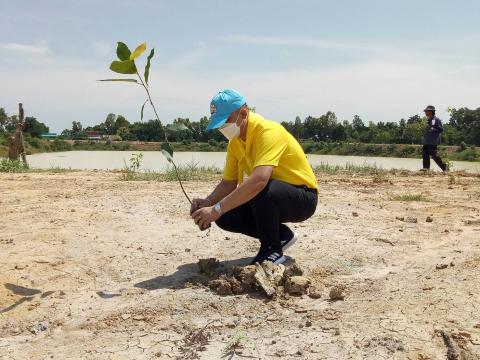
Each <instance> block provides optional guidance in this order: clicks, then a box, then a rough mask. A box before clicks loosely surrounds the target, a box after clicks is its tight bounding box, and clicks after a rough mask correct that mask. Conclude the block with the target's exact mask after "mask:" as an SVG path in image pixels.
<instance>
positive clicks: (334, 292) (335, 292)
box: [329, 286, 345, 301]
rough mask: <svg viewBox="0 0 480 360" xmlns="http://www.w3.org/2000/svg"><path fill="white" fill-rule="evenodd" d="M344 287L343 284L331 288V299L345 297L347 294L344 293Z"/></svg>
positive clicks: (335, 299)
mask: <svg viewBox="0 0 480 360" xmlns="http://www.w3.org/2000/svg"><path fill="white" fill-rule="evenodd" d="M343 290H344V288H343V287H341V286H334V287H332V288H331V289H330V294H329V296H330V300H332V301H337V300H343V299H345V295H344V294H343Z"/></svg>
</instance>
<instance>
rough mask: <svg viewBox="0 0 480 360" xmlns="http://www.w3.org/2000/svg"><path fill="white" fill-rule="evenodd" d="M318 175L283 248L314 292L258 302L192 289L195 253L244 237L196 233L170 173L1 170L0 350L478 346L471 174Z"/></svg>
mask: <svg viewBox="0 0 480 360" xmlns="http://www.w3.org/2000/svg"><path fill="white" fill-rule="evenodd" d="M319 182H320V186H321V193H320V196H319V204H318V208H317V211H316V213H315V215H314V216H313V217H312V218H311V219H309V220H308V221H306V222H304V223H301V224H293V225H292V226H293V227H294V228H295V230H296V231H297V232H298V233H299V234H300V240H299V241H298V242H297V244H296V245H295V246H293V247H292V248H290V249H289V250H288V251H287V253H286V255H288V256H289V257H290V259H289V261H293V260H295V261H296V262H297V264H298V265H299V266H300V267H302V268H303V269H304V270H305V273H306V275H307V276H308V277H309V278H310V279H311V281H312V283H313V284H314V285H315V286H316V287H317V289H318V290H319V291H320V292H321V294H320V295H321V297H320V298H311V297H309V296H307V295H304V296H300V297H295V296H290V297H287V298H284V297H280V298H277V299H268V298H267V297H266V296H265V295H264V294H262V293H261V292H260V291H256V292H252V293H248V294H242V295H231V296H220V295H218V294H217V293H215V292H212V291H211V290H210V289H209V288H207V287H205V286H203V285H202V283H203V282H204V281H205V280H206V278H205V276H206V275H202V274H200V273H199V272H198V268H197V261H198V260H199V259H205V258H213V257H214V258H217V259H219V260H220V261H221V266H222V267H223V268H224V269H229V268H230V267H232V266H233V265H244V264H246V263H248V262H249V260H250V259H251V257H252V256H254V255H255V253H256V250H257V248H258V243H257V241H256V240H255V239H250V238H247V237H245V236H242V235H239V234H229V233H225V232H223V231H221V230H220V229H218V228H217V227H215V226H213V227H212V229H211V231H210V232H209V233H208V234H207V233H206V232H199V231H198V230H197V228H196V227H195V226H194V224H193V222H192V221H191V219H190V218H189V214H188V208H189V207H188V206H187V202H186V200H185V199H184V198H183V195H182V193H181V192H180V190H179V187H178V185H177V184H176V183H174V182H170V183H168V182H141V181H136V182H125V181H120V180H119V174H116V173H109V172H71V173H59V174H54V173H52V174H48V173H43V174H38V173H26V174H0V229H1V232H0V358H2V359H50V358H51V359H155V358H160V359H172V358H178V359H184V358H201V359H219V358H222V357H224V358H242V357H247V358H259V359H270V358H285V359H415V360H425V359H445V358H447V357H448V358H450V359H453V358H458V359H478V358H480V281H479V278H480V211H479V209H480V178H479V177H474V176H444V175H438V174H437V175H431V174H426V175H425V174H415V173H405V174H396V175H388V176H361V175H356V176H355V175H351V174H350V175H325V176H321V177H320V179H319ZM213 186H214V182H212V181H205V182H201V181H200V182H187V183H186V184H185V187H186V189H187V191H188V192H189V193H190V194H191V195H198V196H202V195H206V194H208V193H209V191H210V190H211V189H212V187H213ZM405 194H407V195H422V196H421V197H413V200H414V201H401V200H400V198H398V196H399V195H405ZM427 217H430V219H429V220H431V221H430V222H427V221H426V219H427ZM415 219H416V220H417V222H414V220H415ZM335 286H340V287H343V288H344V295H345V298H344V299H343V300H339V301H332V300H330V299H329V293H330V290H331V289H332V287H335Z"/></svg>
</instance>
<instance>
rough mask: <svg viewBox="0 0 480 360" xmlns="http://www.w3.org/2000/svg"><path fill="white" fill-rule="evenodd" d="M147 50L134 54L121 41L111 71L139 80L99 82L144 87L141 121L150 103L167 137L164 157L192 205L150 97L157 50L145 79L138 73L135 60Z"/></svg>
mask: <svg viewBox="0 0 480 360" xmlns="http://www.w3.org/2000/svg"><path fill="white" fill-rule="evenodd" d="M145 50H147V43H146V42H144V43H143V44H140V45H138V46H137V48H136V49H135V50H134V51H133V52H131V51H130V49H129V48H128V46H127V45H126V44H125V43H123V42H120V41H119V42H118V43H117V57H118V60H114V61H112V63H111V64H110V70H112V71H113V72H116V73H117V74H129V75H137V78H118V79H103V80H99V81H120V82H129V83H133V84H136V85H140V86H141V87H143V89H144V90H145V92H146V94H147V99H146V100H145V102H144V103H143V105H142V107H141V110H140V120H143V112H144V109H145V105H146V104H147V103H149V104H150V106H151V107H152V109H153V112H154V113H155V117H156V118H157V120H158V123H159V124H160V126H161V127H162V128H163V134H164V136H165V142H164V143H162V144H161V145H160V148H161V150H162V154H163V156H165V158H166V159H167V161H168V162H169V163H171V164H172V166H173V168H174V170H175V174H176V176H177V180H178V183H179V184H180V187H181V188H182V191H183V194H184V195H185V197H186V198H187V200H188V201H189V202H190V203H192V201H191V200H190V198H189V196H188V195H187V193H186V192H185V189H184V188H183V184H182V180H181V179H180V176H179V174H178V170H177V165H176V164H175V162H174V161H173V149H172V146H171V145H170V142H169V141H168V136H167V128H166V127H165V126H163V124H162V122H161V121H160V117H159V116H158V112H157V109H156V107H155V104H154V103H153V100H152V96H151V95H150V90H149V85H148V79H149V76H150V64H151V60H152V58H153V56H154V54H155V49H153V48H152V50H150V54H149V55H148V57H147V63H146V64H145V69H144V72H143V78H142V76H141V75H140V73H139V72H138V68H137V65H136V63H135V59H137V58H139V57H140V55H142V54H143V53H144V52H145ZM179 126H180V127H181V125H177V127H179ZM178 130H182V129H180V128H179V129H178Z"/></svg>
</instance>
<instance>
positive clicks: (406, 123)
mask: <svg viewBox="0 0 480 360" xmlns="http://www.w3.org/2000/svg"><path fill="white" fill-rule="evenodd" d="M449 114H450V118H449V119H448V120H445V119H443V121H444V132H443V144H445V145H476V146H480V108H477V109H468V108H465V107H464V108H460V109H449ZM17 123H18V119H17V117H16V116H8V114H6V112H5V110H4V109H3V108H0V135H2V134H6V133H10V132H12V131H13V130H14V129H15V128H16V126H17ZM207 124H208V118H207V117H206V116H204V117H202V118H201V119H200V120H199V121H191V120H190V119H188V118H176V119H174V121H173V122H172V123H171V124H168V125H166V126H165V127H163V126H162V124H160V122H159V121H158V120H148V121H143V122H138V121H137V122H133V123H131V122H129V121H128V120H127V119H126V118H125V117H124V116H122V115H115V114H108V115H107V117H106V119H105V121H104V122H102V123H100V124H98V125H94V126H87V127H84V126H83V125H82V124H81V123H80V122H79V121H73V122H72V127H71V128H69V129H65V130H63V131H62V133H61V137H62V138H65V139H73V140H81V139H87V132H88V131H97V132H99V133H101V134H103V135H110V136H111V137H113V139H114V140H124V141H159V142H161V141H163V139H164V131H167V136H168V138H169V140H170V141H172V142H184V143H188V142H208V141H210V140H215V141H217V142H222V141H225V139H224V138H223V136H222V135H221V134H220V132H218V131H207V130H206V128H207ZM281 124H282V125H283V126H284V127H285V128H286V129H287V130H288V131H289V132H290V133H291V134H292V135H293V136H295V137H296V138H297V139H299V140H305V139H312V140H314V141H318V142H330V141H331V142H359V143H366V144H421V143H422V139H423V132H424V128H425V124H426V119H425V118H424V117H420V116H419V115H413V116H411V117H409V118H407V119H400V121H398V122H383V121H380V122H377V123H374V122H372V121H369V122H368V123H366V122H365V121H364V120H363V119H362V118H361V117H360V116H358V115H355V116H354V117H353V119H352V120H351V121H348V120H343V121H340V120H338V118H337V116H336V115H335V113H334V112H332V111H328V112H326V113H325V114H323V115H321V116H319V117H314V116H308V117H306V118H305V119H303V120H302V119H301V118H300V117H298V116H297V117H296V119H295V120H294V121H291V122H282V123H281ZM24 131H25V133H26V134H29V135H30V136H31V137H39V136H40V134H42V133H46V132H48V131H49V127H48V126H47V125H45V124H44V123H42V122H40V121H38V120H37V119H36V118H35V117H26V118H25V129H24Z"/></svg>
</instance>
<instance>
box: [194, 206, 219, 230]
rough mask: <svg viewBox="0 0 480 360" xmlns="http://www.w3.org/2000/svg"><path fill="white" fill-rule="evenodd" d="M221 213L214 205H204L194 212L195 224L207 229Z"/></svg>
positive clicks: (201, 228)
mask: <svg viewBox="0 0 480 360" xmlns="http://www.w3.org/2000/svg"><path fill="white" fill-rule="evenodd" d="M219 217H220V214H219V213H218V212H216V211H215V210H214V209H213V206H207V207H202V208H201V209H198V210H196V211H195V212H194V213H193V214H192V218H193V220H194V221H195V224H197V225H198V227H199V228H200V230H202V231H203V230H206V229H208V228H209V227H210V225H211V224H212V222H214V221H216V220H218V218H219Z"/></svg>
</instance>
